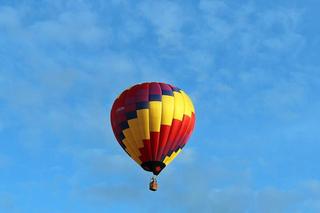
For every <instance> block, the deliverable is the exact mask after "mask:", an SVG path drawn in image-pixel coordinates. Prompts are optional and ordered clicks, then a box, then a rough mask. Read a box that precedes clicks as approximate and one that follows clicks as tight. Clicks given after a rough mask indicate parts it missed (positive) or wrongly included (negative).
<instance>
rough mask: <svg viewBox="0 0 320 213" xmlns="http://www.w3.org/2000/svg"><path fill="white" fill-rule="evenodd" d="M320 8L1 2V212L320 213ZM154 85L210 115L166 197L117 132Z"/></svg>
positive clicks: (164, 178) (165, 176)
mask: <svg viewBox="0 0 320 213" xmlns="http://www.w3.org/2000/svg"><path fill="white" fill-rule="evenodd" d="M319 4H320V3H319V2H318V1H312V0H307V1H298V0H290V1H289V0H282V1H257V0H255V1H254V0H252V1H231V0H230V1H227V0H221V1H215V0H212V1H209V0H201V1H200V0H199V1H191V0H190V1H189V0H187V1H186V0H180V1H179V0H177V1H169V0H168V1H162V0H161V1H129V0H110V1H102V0H97V1H93V0H92V1H82V0H76V1H63V0H57V1H49V0H43V1H32V0H30V1H1V0H0V171H1V172H0V212H9V213H11V212H13V213H14V212H23V213H24V212H27V213H33V212H35V213H37V212H41V213H42V212H48V213H61V212H66V213H72V212H77V213H81V212H128V211H130V212H151V211H153V212H198V211H199V210H201V212H228V213H229V212H230V213H231V212H237V213H238V212H249V213H251V212H259V213H263V212H266V213H269V212H272V213H276V212H290V213H291V212H296V213H297V212H304V213H308V212H320V164H319V161H320V155H319V150H320V129H319V124H318V123H319V120H320V110H319V109H320V101H319V91H320V60H319V53H320V39H319V34H320V25H319V23H318V20H319V19H320V15H319V12H318V8H319V7H320V5H319ZM144 81H163V82H167V83H171V84H173V85H176V86H178V87H180V88H182V89H184V90H185V91H186V92H187V93H188V94H189V95H190V96H191V98H192V99H193V101H194V104H195V108H196V115H197V122H196V129H195V131H194V134H193V136H192V137H191V139H190V141H189V143H188V144H187V146H186V147H185V148H184V150H183V152H182V153H181V154H180V156H179V157H178V158H176V159H175V161H174V162H173V163H172V164H171V165H170V166H169V167H167V168H166V169H165V170H164V171H163V172H162V173H161V175H160V177H159V183H160V189H159V191H158V192H156V193H152V192H150V191H148V189H147V183H148V181H149V178H150V174H148V173H146V172H144V171H143V170H142V169H141V168H139V166H137V165H136V164H135V163H134V162H133V161H132V160H131V159H130V158H128V157H127V156H126V154H125V153H124V152H123V150H122V149H121V148H120V146H119V145H118V144H117V142H116V141H115V139H114V136H113V134H112V131H111V127H110V123H109V110H110V108H111V104H112V102H113V100H114V98H115V97H116V96H117V95H118V94H119V93H120V92H121V91H122V90H123V89H124V88H127V87H128V86H130V85H132V84H135V83H140V82H144Z"/></svg>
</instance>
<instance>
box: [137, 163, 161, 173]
mask: <svg viewBox="0 0 320 213" xmlns="http://www.w3.org/2000/svg"><path fill="white" fill-rule="evenodd" d="M141 167H142V168H143V169H144V170H146V171H148V172H152V173H153V174H154V175H158V174H159V173H160V172H161V171H162V169H164V167H166V164H164V163H163V162H161V161H147V162H144V163H142V164H141Z"/></svg>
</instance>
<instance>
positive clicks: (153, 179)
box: [149, 177, 158, 191]
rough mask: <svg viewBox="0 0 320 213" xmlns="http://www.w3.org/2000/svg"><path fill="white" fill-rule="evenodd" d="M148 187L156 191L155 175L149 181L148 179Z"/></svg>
mask: <svg viewBox="0 0 320 213" xmlns="http://www.w3.org/2000/svg"><path fill="white" fill-rule="evenodd" d="M149 189H150V190H151V191H157V189H158V183H157V179H156V178H155V177H152V178H151V181H150V184H149Z"/></svg>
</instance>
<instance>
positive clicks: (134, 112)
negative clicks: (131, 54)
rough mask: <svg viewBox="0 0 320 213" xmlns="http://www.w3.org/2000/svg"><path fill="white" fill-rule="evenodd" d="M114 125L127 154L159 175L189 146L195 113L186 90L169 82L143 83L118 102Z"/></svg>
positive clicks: (121, 95) (114, 106) (115, 105)
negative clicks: (186, 145) (187, 144)
mask: <svg viewBox="0 0 320 213" xmlns="http://www.w3.org/2000/svg"><path fill="white" fill-rule="evenodd" d="M111 125H112V129H113V132H114V135H115V137H116V139H117V141H118V142H119V144H120V145H121V147H122V148H123V149H124V150H125V151H126V152H127V154H128V155H129V156H130V157H131V158H132V159H133V160H135V161H136V162H137V163H138V164H139V165H141V166H142V168H143V169H144V170H146V171H150V172H153V173H154V174H155V175H158V174H159V173H160V172H161V170H162V169H163V168H164V167H165V166H167V165H168V164H169V163H170V162H171V161H172V160H173V159H174V158H175V157H176V156H177V155H178V154H179V153H180V151H181V149H182V148H183V147H184V146H185V144H186V143H187V141H188V139H189V137H190V136H191V133H192V131H193V128H194V125H195V111H194V107H193V104H192V101H191V99H190V98H189V96H188V95H187V94H186V93H185V92H184V91H183V90H181V89H179V88H177V87H174V86H172V85H169V84H165V83H156V82H151V83H142V84H137V85H134V86H133V87H131V88H129V89H127V90H125V91H123V92H122V93H121V94H120V96H119V97H118V98H117V99H116V100H115V101H114V103H113V106H112V109H111Z"/></svg>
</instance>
